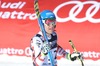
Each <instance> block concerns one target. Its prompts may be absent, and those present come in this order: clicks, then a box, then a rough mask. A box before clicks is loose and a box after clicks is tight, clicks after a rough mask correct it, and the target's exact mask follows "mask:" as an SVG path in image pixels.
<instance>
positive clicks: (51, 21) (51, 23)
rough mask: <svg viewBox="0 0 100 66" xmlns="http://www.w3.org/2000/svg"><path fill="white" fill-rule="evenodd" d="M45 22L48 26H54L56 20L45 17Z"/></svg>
mask: <svg viewBox="0 0 100 66" xmlns="http://www.w3.org/2000/svg"><path fill="white" fill-rule="evenodd" d="M45 24H47V25H48V26H50V25H53V26H55V25H56V20H50V19H46V20H45Z"/></svg>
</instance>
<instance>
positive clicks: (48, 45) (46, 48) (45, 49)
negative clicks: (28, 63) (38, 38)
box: [42, 42, 51, 55]
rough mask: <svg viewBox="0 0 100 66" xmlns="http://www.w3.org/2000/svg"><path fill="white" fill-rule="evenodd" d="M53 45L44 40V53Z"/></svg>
mask: <svg viewBox="0 0 100 66" xmlns="http://www.w3.org/2000/svg"><path fill="white" fill-rule="evenodd" d="M50 49H51V45H50V44H47V42H44V44H43V47H42V53H44V54H45V55H46V54H47V53H48V52H49V51H50Z"/></svg>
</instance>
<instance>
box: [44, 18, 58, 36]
mask: <svg viewBox="0 0 100 66" xmlns="http://www.w3.org/2000/svg"><path fill="white" fill-rule="evenodd" d="M55 26H56V20H50V19H48V20H46V21H45V24H44V27H45V30H46V32H47V33H48V34H52V32H53V31H54V30H55Z"/></svg>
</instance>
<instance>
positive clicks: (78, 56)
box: [70, 52, 83, 61]
mask: <svg viewBox="0 0 100 66" xmlns="http://www.w3.org/2000/svg"><path fill="white" fill-rule="evenodd" d="M70 58H71V60H72V61H74V60H77V59H78V58H79V59H81V60H83V54H81V53H80V52H73V53H72V54H71V56H70Z"/></svg>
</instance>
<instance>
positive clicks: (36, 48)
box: [31, 37, 45, 65]
mask: <svg viewBox="0 0 100 66" xmlns="http://www.w3.org/2000/svg"><path fill="white" fill-rule="evenodd" d="M42 45H43V41H42V40H41V39H40V38H39V37H33V38H32V40H31V49H32V54H33V58H32V59H33V61H35V64H38V63H39V61H40V64H39V65H41V64H42V62H43V61H44V58H45V56H43V55H42V53H41V48H42ZM37 62H38V63H37Z"/></svg>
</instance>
